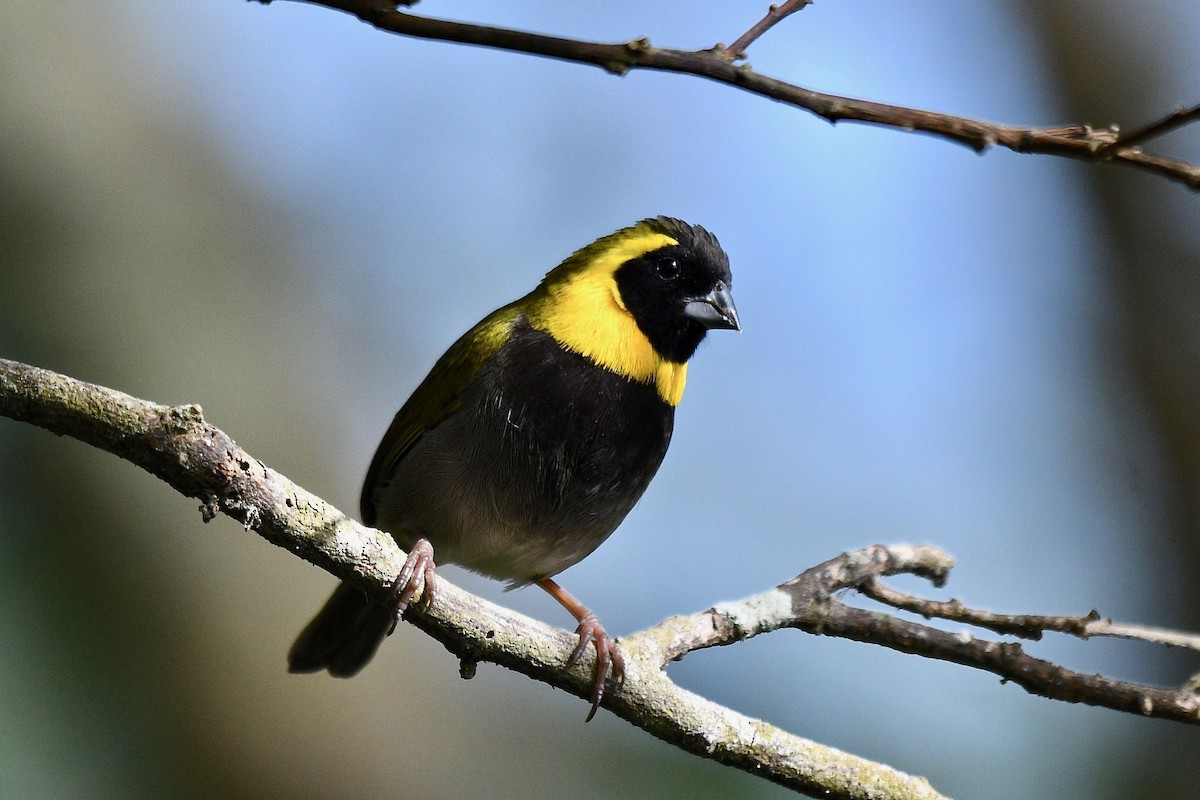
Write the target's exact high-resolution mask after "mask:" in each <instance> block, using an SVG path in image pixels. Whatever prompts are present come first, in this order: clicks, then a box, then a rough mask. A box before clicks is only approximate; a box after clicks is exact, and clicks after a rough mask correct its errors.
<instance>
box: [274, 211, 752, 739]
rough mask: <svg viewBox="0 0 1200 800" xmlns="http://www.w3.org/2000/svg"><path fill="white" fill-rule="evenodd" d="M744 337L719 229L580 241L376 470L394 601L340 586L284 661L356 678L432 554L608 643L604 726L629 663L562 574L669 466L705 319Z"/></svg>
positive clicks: (423, 590) (586, 639)
mask: <svg viewBox="0 0 1200 800" xmlns="http://www.w3.org/2000/svg"><path fill="white" fill-rule="evenodd" d="M714 329H728V330H736V331H740V330H741V322H740V320H739V318H738V312H737V308H736V306H735V305H734V301H733V295H732V276H731V274H730V270H729V259H728V256H727V255H726V253H725V251H724V250H723V249H722V248H721V245H720V243H719V242H718V241H717V239H716V237H715V236H713V234H711V233H709V232H708V231H707V230H705V229H704V228H703V227H700V226H699V225H691V224H688V223H686V222H683V221H681V220H678V219H675V218H672V217H665V216H660V217H655V218H649V219H643V220H641V221H640V222H637V223H636V224H633V225H631V226H628V227H625V228H622V229H620V230H618V231H616V232H614V233H611V234H609V235H607V236H603V237H601V238H600V239H597V240H596V241H594V242H593V243H591V244H589V245H587V246H586V247H583V248H581V249H579V250H577V251H576V252H575V253H573V254H572V255H571V256H569V257H568V258H567V259H565V260H564V261H563V262H562V263H561V264H559V265H558V266H557V267H555V268H554V269H552V270H550V271H549V272H548V273H546V275H545V277H544V278H543V280H542V281H541V283H539V284H538V286H537V287H536V288H535V289H534V290H533V291H531V292H530V293H529V294H527V295H525V296H524V297H522V298H520V299H519V300H516V301H514V302H512V303H509V304H508V305H506V306H503V307H501V308H499V309H497V310H496V311H494V312H492V313H491V314H489V315H487V316H486V317H484V318H483V319H482V320H481V321H480V322H479V323H478V324H476V325H475V326H474V327H473V328H471V329H470V330H469V331H467V332H466V333H465V334H464V335H463V336H461V337H460V338H459V339H458V340H457V341H456V342H455V343H454V344H453V345H451V346H450V348H449V350H447V351H446V353H445V354H444V355H442V357H441V358H440V359H439V360H438V361H437V363H436V364H435V365H434V367H433V369H432V370H431V371H430V372H429V375H428V376H427V377H426V378H425V379H424V380H423V381H422V382H421V383H420V385H418V387H417V388H416V390H415V391H414V392H413V393H412V395H411V396H410V397H409V399H408V401H407V402H405V403H404V405H403V406H402V407H401V408H400V410H399V411H398V412H397V413H396V416H395V418H394V419H393V420H392V423H391V425H390V426H389V427H388V429H387V432H386V433H385V434H384V436H383V439H382V441H381V442H380V444H379V447H378V449H377V450H376V452H375V456H374V458H373V459H372V461H371V465H370V468H369V469H368V470H367V475H366V479H365V481H364V483H363V488H362V496H361V500H360V511H361V517H362V521H363V523H364V524H366V525H368V526H372V527H376V528H378V529H380V530H382V531H385V532H387V533H389V534H390V535H391V536H392V537H393V538H394V539H395V540H396V541H397V543H398V544H399V545H400V546H401V547H403V548H405V549H407V550H408V551H409V554H408V558H407V560H406V561H405V563H404V566H403V567H402V568H401V570H400V573H399V575H398V577H397V578H396V581H395V583H394V584H393V587H392V593H391V595H390V596H389V601H388V602H378V601H375V600H372V599H370V598H368V596H367V595H366V594H365V593H364V592H363V591H362V590H361V589H359V588H358V587H356V586H354V585H353V584H351V583H342V584H341V585H340V586H338V588H337V589H336V590H335V591H334V593H333V595H332V597H330V599H329V601H328V602H327V603H326V604H325V606H324V607H323V608H322V609H321V611H320V612H319V613H318V614H317V616H316V617H315V618H314V619H313V620H312V622H310V623H309V624H308V626H307V627H305V628H304V630H303V631H302V632H301V633H300V635H299V637H298V638H297V639H296V642H295V644H294V645H293V646H292V648H291V650H290V651H289V654H288V669H289V671H290V672H294V673H307V672H320V671H322V670H327V671H328V672H329V673H330V674H331V675H333V676H335V677H351V676H353V675H355V674H357V673H358V672H359V671H360V670H361V669H362V668H363V667H364V666H365V665H366V664H367V663H368V662H369V661H370V660H371V658H372V657H373V656H374V654H375V652H376V650H377V649H378V647H379V645H380V643H381V642H382V641H383V639H384V638H385V637H386V636H387V635H389V634H390V633H391V632H392V630H393V629H394V628H395V626H396V623H397V621H398V620H399V619H400V617H401V616H402V615H403V614H404V612H405V611H406V609H407V608H408V606H409V603H410V602H411V601H412V599H413V598H414V597H415V596H416V595H417V594H418V593H420V596H421V599H420V603H421V604H428V603H430V602H432V598H433V597H434V596H435V593H436V590H435V585H436V584H435V580H434V578H435V571H434V570H435V553H436V562H437V563H441V564H456V565H459V566H461V567H465V568H466V569H468V570H471V571H473V572H477V573H480V574H483V575H486V576H489V577H491V578H495V579H499V580H503V581H507V583H508V586H507V588H510V589H512V588H518V587H522V586H528V585H533V584H536V585H537V586H540V587H541V588H542V589H544V590H545V591H546V592H548V593H549V594H550V595H551V596H552V597H553V598H554V599H555V600H557V601H558V602H559V603H560V604H561V605H562V606H563V607H564V608H565V609H566V610H567V611H568V612H569V613H570V614H571V615H572V616H573V617H574V619H575V621H576V622H577V623H578V627H577V628H576V633H577V634H578V644H577V645H576V646H575V648H574V650H573V651H572V653H571V654H570V656H569V657H568V659H567V664H568V666H570V665H572V664H574V663H576V662H577V661H578V660H579V659H580V658H582V657H583V655H584V654H585V653H586V652H587V650H588V649H589V647H590V646H594V647H595V650H596V666H595V676H594V681H593V685H592V689H591V693H590V700H591V709H590V712H589V713H588V716H587V719H588V720H591V719H592V717H593V716H595V714H596V709H597V708H598V707H599V705H600V702H601V700H602V698H603V696H604V692H605V688H606V686H607V685H609V684H610V683H612V684H614V685H616V686H620V685H621V683H622V682H623V681H624V671H625V661H624V657H623V656H622V654H621V651H620V648H619V647H618V646H617V644H616V642H615V640H614V639H613V638H612V637H611V636H609V634H608V632H607V631H606V630H605V629H604V626H603V625H602V624H601V623H600V620H599V619H598V618H597V616H596V615H595V614H594V613H593V612H592V611H591V610H590V609H588V608H587V607H586V606H585V605H583V603H581V602H580V601H579V600H577V599H576V598H575V597H574V596H573V595H571V594H570V593H569V592H567V591H566V590H565V589H564V588H562V587H561V586H560V585H559V584H558V583H557V582H556V581H554V580H553V577H554V576H555V575H557V574H558V573H560V572H562V571H563V570H565V569H567V568H568V567H570V566H572V565H574V564H576V563H578V562H579V561H580V560H582V559H583V558H584V557H586V556H587V555H589V554H590V553H591V552H592V551H594V550H595V549H596V548H597V547H599V546H600V544H601V543H602V542H603V541H604V540H605V539H607V538H608V536H609V535H610V534H611V533H612V532H613V531H614V530H615V529H616V528H617V526H618V525H620V524H621V522H622V521H623V520H624V519H625V516H626V515H627V514H628V513H629V511H630V510H631V509H632V508H633V507H634V505H635V504H636V503H637V501H638V500H639V499H640V498H641V496H642V494H643V492H644V491H645V490H646V487H647V486H648V485H649V483H650V480H651V479H652V478H653V477H654V475H655V473H656V472H657V471H658V468H659V466H660V464H661V463H662V461H663V458H664V456H665V455H666V452H667V446H668V444H669V443H670V440H671V433H672V430H673V427H674V417H675V409H676V407H677V406H678V405H679V402H680V400H681V398H682V396H683V391H684V385H685V382H686V378H687V367H688V361H689V359H690V358H691V357H692V355H693V354H694V353H695V351H696V349H697V347H699V345H700V343H701V341H702V340H703V339H704V338H705V335H706V334H707V332H708V331H709V330H714Z"/></svg>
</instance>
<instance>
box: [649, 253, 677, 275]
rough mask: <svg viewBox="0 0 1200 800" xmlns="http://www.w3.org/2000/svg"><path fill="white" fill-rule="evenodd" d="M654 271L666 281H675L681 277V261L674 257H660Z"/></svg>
mask: <svg viewBox="0 0 1200 800" xmlns="http://www.w3.org/2000/svg"><path fill="white" fill-rule="evenodd" d="M654 271H655V273H656V274H657V275H658V277H660V278H662V279H663V280H664V281H673V280H675V279H676V278H678V277H679V262H678V261H676V260H675V259H674V258H670V257H666V258H660V259H659V260H658V261H657V262H656V263H655V264H654Z"/></svg>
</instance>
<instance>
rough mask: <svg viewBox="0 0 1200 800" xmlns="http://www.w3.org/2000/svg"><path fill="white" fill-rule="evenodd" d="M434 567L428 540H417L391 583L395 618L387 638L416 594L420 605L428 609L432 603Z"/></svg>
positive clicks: (431, 546) (431, 549)
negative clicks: (418, 596)
mask: <svg viewBox="0 0 1200 800" xmlns="http://www.w3.org/2000/svg"><path fill="white" fill-rule="evenodd" d="M435 567H436V565H435V564H434V563H433V545H431V544H430V543H429V540H428V539H417V541H416V542H414V543H413V546H412V549H411V550H409V551H408V558H407V559H405V560H404V566H403V567H401V568H400V574H399V575H397V576H396V580H394V581H393V582H392V597H393V601H394V605H393V608H394V609H395V614H396V618H395V619H394V620H393V621H392V627H391V628H390V629H389V630H388V635H389V636H390V635H391V634H392V631H394V630H396V623H398V622H399V621H400V618H401V617H403V616H404V612H405V611H407V610H408V605H409V603H411V602H412V599H413V597H414V596H415V595H416V593H417V592H420V593H421V605H422V606H423V607H425V608H429V605H430V603H432V602H433V592H434V588H433V587H434V583H435V582H434V569H435Z"/></svg>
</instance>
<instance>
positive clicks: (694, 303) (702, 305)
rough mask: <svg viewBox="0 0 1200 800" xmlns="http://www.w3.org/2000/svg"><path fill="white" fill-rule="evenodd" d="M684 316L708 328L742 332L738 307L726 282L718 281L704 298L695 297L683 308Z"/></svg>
mask: <svg viewBox="0 0 1200 800" xmlns="http://www.w3.org/2000/svg"><path fill="white" fill-rule="evenodd" d="M683 315H684V316H685V317H687V318H688V319H690V320H695V321H696V322H699V323H700V324H701V325H703V326H704V327H706V328H723V329H726V330H731V331H740V330H741V329H742V323H741V322H739V321H738V313H737V306H735V305H734V304H733V295H732V294H730V292H729V287H728V286H727V285H726V284H725V281H718V282H717V285H716V286H715V287H713V290H712V291H711V292H709V293H708V294H706V295H704V296H703V297H693V298H692V299H690V300H688V301H687V303H686V304H684V306H683Z"/></svg>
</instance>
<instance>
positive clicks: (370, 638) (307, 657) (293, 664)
mask: <svg viewBox="0 0 1200 800" xmlns="http://www.w3.org/2000/svg"><path fill="white" fill-rule="evenodd" d="M395 621H396V617H395V614H394V612H392V611H390V610H388V609H387V608H385V607H384V606H381V605H379V604H378V603H375V602H372V601H371V600H370V599H369V598H368V597H367V596H366V594H364V593H363V592H362V591H361V590H360V589H358V588H356V587H354V586H351V585H350V584H348V583H343V584H341V585H339V586H338V588H337V589H336V590H335V591H334V593H333V596H332V597H330V598H329V600H328V602H326V603H325V607H324V608H322V609H321V611H320V612H319V613H318V614H317V616H315V617H313V621H312V622H310V623H308V626H307V627H305V629H304V630H303V631H301V632H300V635H299V636H298V637H297V638H296V643H295V644H294V645H292V649H291V650H290V651H289V652H288V672H320V671H321V670H323V669H327V670H329V674H330V675H332V676H334V677H335V678H349V677H352V676H354V675H356V674H358V671H359V670H361V669H362V668H363V667H365V666H366V665H367V662H369V661H370V660H371V658H372V657H374V655H375V651H376V650H378V649H379V645H380V643H381V642H382V641H383V640H384V638H386V637H387V635H388V633H389V632H390V631H391V629H392V627H393V625H394V623H395Z"/></svg>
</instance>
